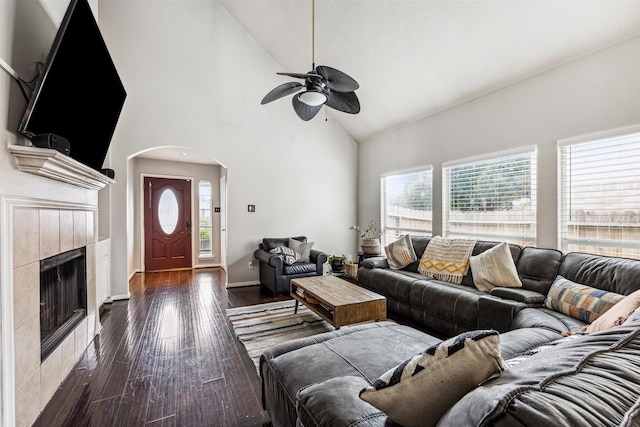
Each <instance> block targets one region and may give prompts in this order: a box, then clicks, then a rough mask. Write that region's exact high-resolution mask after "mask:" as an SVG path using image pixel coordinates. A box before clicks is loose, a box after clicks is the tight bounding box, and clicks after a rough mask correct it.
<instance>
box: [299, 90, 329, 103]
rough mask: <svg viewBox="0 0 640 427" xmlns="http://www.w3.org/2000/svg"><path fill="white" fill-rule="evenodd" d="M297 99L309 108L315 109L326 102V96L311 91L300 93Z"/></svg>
mask: <svg viewBox="0 0 640 427" xmlns="http://www.w3.org/2000/svg"><path fill="white" fill-rule="evenodd" d="M298 99H299V100H300V101H302V102H304V103H305V104H307V105H309V106H310V107H317V106H318V105H322V104H324V103H325V102H327V96H326V95H325V94H323V93H320V92H313V91H307V92H302V93H301V94H300V95H299V97H298Z"/></svg>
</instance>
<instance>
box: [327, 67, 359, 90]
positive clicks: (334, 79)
mask: <svg viewBox="0 0 640 427" xmlns="http://www.w3.org/2000/svg"><path fill="white" fill-rule="evenodd" d="M316 73H318V74H320V75H321V76H322V77H323V78H324V79H325V80H326V82H327V87H328V88H329V89H331V90H334V91H336V92H353V91H354V90H356V89H358V88H359V87H360V85H359V84H358V82H357V81H355V80H354V79H352V78H351V77H349V76H348V75H347V74H345V73H343V72H342V71H340V70H336V69H335V68H331V67H327V66H324V65H318V66H317V67H316Z"/></svg>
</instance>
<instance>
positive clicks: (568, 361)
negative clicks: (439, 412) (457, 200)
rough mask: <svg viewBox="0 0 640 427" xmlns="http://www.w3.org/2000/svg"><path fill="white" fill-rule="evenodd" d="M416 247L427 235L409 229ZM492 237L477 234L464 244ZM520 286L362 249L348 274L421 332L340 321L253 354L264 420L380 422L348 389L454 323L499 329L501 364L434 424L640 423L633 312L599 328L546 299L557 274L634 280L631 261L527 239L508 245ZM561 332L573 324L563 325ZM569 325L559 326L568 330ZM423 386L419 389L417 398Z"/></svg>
mask: <svg viewBox="0 0 640 427" xmlns="http://www.w3.org/2000/svg"><path fill="white" fill-rule="evenodd" d="M412 242H413V245H414V248H415V252H416V254H417V255H418V258H419V257H420V254H422V252H423V251H424V248H425V247H426V246H427V244H428V242H429V238H428V237H414V236H412ZM496 244H497V243H496V242H477V243H476V246H475V248H474V250H473V254H474V255H475V254H478V253H481V252H483V251H486V250H488V249H490V248H492V247H493V246H495V245H496ZM509 249H510V251H511V254H512V257H513V260H514V262H515V265H516V268H517V272H518V276H519V277H520V281H521V282H522V288H494V289H492V290H491V292H490V293H486V292H480V291H478V290H477V289H476V288H475V286H474V285H473V271H469V272H468V274H467V276H466V277H465V278H464V279H463V281H462V283H461V284H460V285H455V284H451V283H448V282H441V281H438V280H434V279H430V278H427V277H425V276H422V275H420V274H418V273H417V264H416V263H413V264H411V265H408V266H407V267H405V268H403V269H400V270H392V269H390V268H389V267H388V264H387V262H386V259H384V258H383V257H380V258H370V259H368V260H365V261H364V262H363V265H362V266H361V268H360V269H359V271H358V283H359V285H361V286H364V287H366V288H368V289H371V290H373V291H375V292H378V293H380V294H383V295H385V296H386V297H387V301H388V311H390V312H395V313H399V314H401V315H402V316H404V317H407V318H410V319H412V320H413V321H415V322H419V323H420V324H422V325H424V326H425V328H426V329H427V330H432V331H433V332H432V333H425V332H422V331H419V330H418V329H416V328H412V327H409V326H405V325H400V324H397V323H395V322H378V323H372V324H365V325H358V326H353V327H345V328H341V329H340V330H337V331H334V332H328V333H325V334H321V335H316V336H313V337H309V338H305V339H301V340H296V341H292V342H289V343H285V344H282V345H279V346H276V347H273V348H271V349H269V350H267V351H266V352H265V353H264V354H263V355H262V357H261V361H260V375H261V378H262V387H263V390H262V391H263V395H262V400H263V405H264V408H265V409H266V411H267V412H268V414H269V416H270V417H271V419H272V422H273V425H274V426H294V425H298V426H307V427H310V426H358V427H361V426H385V425H386V426H388V425H395V424H394V422H393V421H391V419H390V418H389V417H388V416H387V414H386V413H385V412H383V411H381V410H379V409H377V408H376V407H374V406H372V405H371V404H369V403H367V402H365V401H364V400H362V399H360V398H359V393H360V391H362V390H363V389H364V388H365V387H367V386H369V385H371V384H374V382H375V381H376V379H378V378H379V377H380V376H381V375H382V374H384V373H385V372H386V371H387V370H389V369H392V368H394V367H395V366H397V365H398V364H400V363H402V362H403V361H406V360H408V359H410V358H411V357H413V356H414V355H416V354H418V353H420V352H423V351H424V350H425V349H426V348H428V347H431V346H433V345H436V344H438V343H440V342H442V340H443V339H447V338H448V337H453V336H456V335H458V334H460V333H461V332H465V331H472V330H477V329H483V330H484V329H491V330H497V331H499V332H500V352H501V355H502V358H503V359H504V360H505V362H506V365H507V366H508V367H507V369H506V370H505V371H504V372H502V374H501V375H500V376H499V377H497V378H494V379H491V380H489V381H487V382H485V383H483V384H482V385H480V386H479V387H477V388H475V389H474V390H472V391H470V392H469V393H467V394H465V395H464V396H463V397H462V398H461V399H460V400H458V401H457V402H454V403H453V404H452V406H451V407H450V408H449V410H448V411H447V412H446V414H445V415H444V416H443V417H442V418H440V419H439V420H429V424H430V425H435V424H436V423H437V425H438V426H456V427H457V426H476V425H477V426H480V425H483V426H489V425H491V426H493V425H496V426H637V425H640V388H639V387H638V386H637V385H638V384H640V311H636V312H634V314H633V315H632V316H631V318H629V319H628V320H627V321H626V322H625V323H624V324H622V325H620V326H615V327H611V328H608V329H606V330H604V331H601V332H597V333H592V334H586V333H582V332H580V331H581V329H582V328H583V327H584V326H586V324H587V323H586V322H585V321H583V320H580V319H579V318H576V317H580V316H571V315H568V314H565V313H562V312H559V311H556V310H553V309H550V308H547V307H546V306H545V299H546V298H547V293H548V291H549V288H550V287H551V285H552V283H553V282H554V280H556V278H557V277H558V275H560V276H563V277H564V278H566V279H569V280H571V281H573V282H576V283H579V284H583V285H587V286H590V287H593V288H597V289H599V290H602V292H603V293H614V294H620V295H622V296H625V295H630V294H632V293H633V292H635V291H637V290H639V289H640V261H637V260H629V259H623V258H614V257H602V256H596V255H590V254H582V253H568V254H564V255H563V254H562V253H560V252H559V251H557V250H553V249H543V248H535V247H520V246H517V245H510V247H509ZM567 332H571V333H572V334H568V333H567ZM567 335H569V336H567ZM428 400H429V399H428V396H425V402H427V401H428Z"/></svg>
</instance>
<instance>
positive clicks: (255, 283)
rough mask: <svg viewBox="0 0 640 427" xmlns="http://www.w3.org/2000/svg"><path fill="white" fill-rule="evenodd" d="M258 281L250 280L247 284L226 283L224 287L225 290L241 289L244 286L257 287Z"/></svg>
mask: <svg viewBox="0 0 640 427" xmlns="http://www.w3.org/2000/svg"><path fill="white" fill-rule="evenodd" d="M259 284H260V281H259V280H252V281H249V282H233V283H227V284H226V285H225V288H227V289H228V288H242V287H244V286H256V285H259Z"/></svg>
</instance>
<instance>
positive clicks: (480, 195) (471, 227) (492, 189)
mask: <svg viewBox="0 0 640 427" xmlns="http://www.w3.org/2000/svg"><path fill="white" fill-rule="evenodd" d="M536 164H537V156H536V149H535V147H532V148H527V149H524V150H522V151H518V152H514V153H507V154H500V153H497V154H495V153H494V154H493V155H491V157H484V158H482V159H478V160H472V161H461V162H456V163H452V164H447V165H444V167H443V178H442V184H443V191H442V193H443V213H442V214H443V215H442V216H443V221H442V230H443V235H444V236H447V237H457V238H470V239H477V240H489V241H507V242H510V243H515V244H520V245H523V246H534V245H535V244H536V197H537V196H536V193H537V191H536V189H537V179H536V174H537V166H536Z"/></svg>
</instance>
